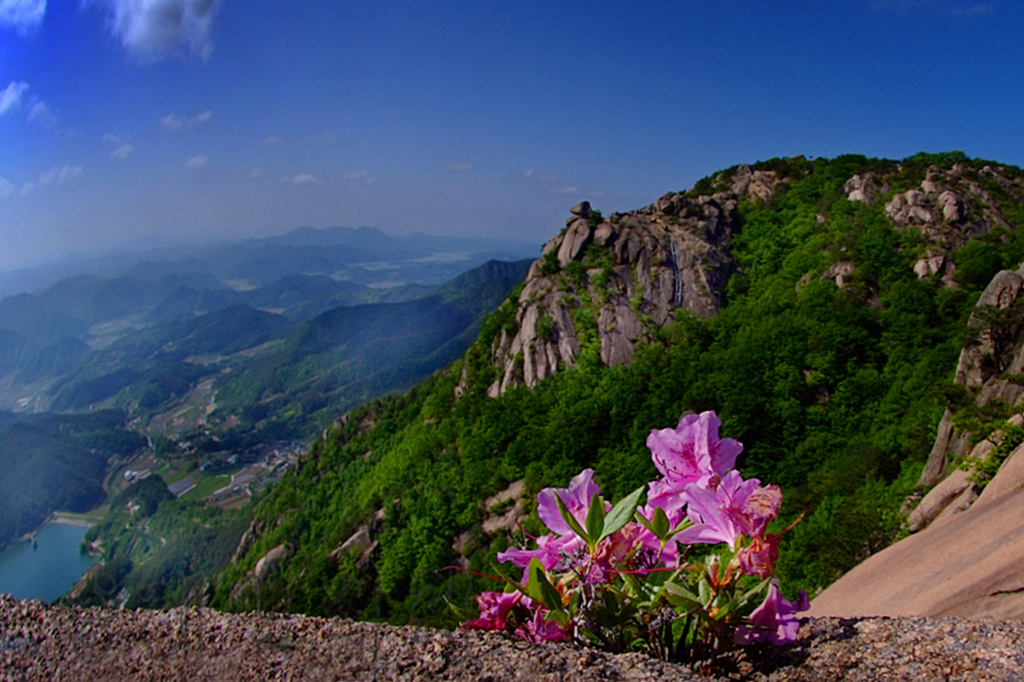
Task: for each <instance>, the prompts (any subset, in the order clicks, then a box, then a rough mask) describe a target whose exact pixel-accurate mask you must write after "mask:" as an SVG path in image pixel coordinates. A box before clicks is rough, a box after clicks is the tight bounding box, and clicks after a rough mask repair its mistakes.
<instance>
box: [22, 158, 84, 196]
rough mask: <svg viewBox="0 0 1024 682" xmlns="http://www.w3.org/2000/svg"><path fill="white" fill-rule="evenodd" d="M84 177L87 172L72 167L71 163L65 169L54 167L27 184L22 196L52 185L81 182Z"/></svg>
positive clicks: (66, 164) (80, 168) (77, 167)
mask: <svg viewBox="0 0 1024 682" xmlns="http://www.w3.org/2000/svg"><path fill="white" fill-rule="evenodd" d="M84 176H85V171H84V170H83V169H82V167H81V166H72V165H71V164H70V163H65V164H64V167H63V168H57V167H53V168H51V169H50V170H48V171H44V172H42V173H40V174H39V178H38V179H36V180H34V181H32V182H26V183H25V184H24V185H22V186H21V196H25V195H26V194H30V193H32V192H34V191H36V190H37V189H42V188H44V187H49V186H50V185H62V184H64V183H65V182H71V181H72V180H81V179H82V178H83V177H84Z"/></svg>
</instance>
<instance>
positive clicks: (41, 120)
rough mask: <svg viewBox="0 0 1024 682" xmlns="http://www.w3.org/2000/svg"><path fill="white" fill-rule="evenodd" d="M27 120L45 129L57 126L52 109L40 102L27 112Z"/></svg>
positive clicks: (35, 103)
mask: <svg viewBox="0 0 1024 682" xmlns="http://www.w3.org/2000/svg"><path fill="white" fill-rule="evenodd" d="M28 120H29V121H32V122H33V123H38V124H40V125H44V126H47V127H49V126H54V125H57V117H56V116H54V114H53V109H51V108H50V107H49V105H47V104H46V102H43V101H41V100H38V101H36V102H34V103H33V104H32V108H31V109H29V111H28Z"/></svg>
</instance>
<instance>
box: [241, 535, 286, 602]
mask: <svg viewBox="0 0 1024 682" xmlns="http://www.w3.org/2000/svg"><path fill="white" fill-rule="evenodd" d="M294 553H295V548H294V547H292V545H291V544H289V543H287V542H284V543H281V544H280V545H278V546H277V547H274V548H273V549H271V550H270V551H269V552H267V553H266V554H264V555H263V556H262V557H260V558H259V560H258V561H257V562H256V566H255V567H254V568H253V569H252V570H251V571H250V572H249V573H248V574H247V575H246V576H245V578H243V579H242V580H239V581H238V582H237V583H236V584H235V586H234V587H233V588H231V599H238V598H239V597H240V596H241V595H242V593H243V592H245V591H246V590H248V589H252V588H256V589H259V588H260V587H261V586H262V585H263V583H265V582H266V580H267V578H268V577H269V576H270V575H271V574H273V573H274V572H275V571H277V569H278V568H279V567H280V565H281V564H282V563H283V562H285V561H287V560H288V559H289V558H290V557H291V556H292V554H294Z"/></svg>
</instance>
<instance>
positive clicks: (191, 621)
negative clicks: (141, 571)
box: [0, 596, 1024, 682]
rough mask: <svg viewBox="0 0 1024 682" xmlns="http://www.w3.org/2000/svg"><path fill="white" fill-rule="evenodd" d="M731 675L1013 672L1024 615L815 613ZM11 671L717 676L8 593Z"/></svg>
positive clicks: (1014, 675) (451, 639) (560, 653)
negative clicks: (789, 640) (67, 604)
mask: <svg viewBox="0 0 1024 682" xmlns="http://www.w3.org/2000/svg"><path fill="white" fill-rule="evenodd" d="M729 667H731V670H723V671H719V673H718V674H717V675H715V676H713V679H728V680H759V681H764V680H808V681H810V680H814V681H815V682H822V681H827V680H872V681H875V680H903V681H906V680H928V679H941V680H1011V679H1020V677H1021V670H1022V669H1024V621H993V620H985V621H982V620H977V621H970V620H955V619H944V620H932V619H926V618H893V619H886V618H865V619H838V618H822V619H813V620H807V621H806V622H805V623H804V624H803V627H802V628H801V631H800V639H799V640H798V642H797V643H796V644H794V645H792V646H790V647H787V648H784V649H777V648H775V647H770V646H766V647H761V648H756V649H751V650H750V651H747V652H745V653H744V654H742V655H739V656H737V657H735V658H734V659H732V660H731V661H729ZM0 679H3V680H76V681H77V680H192V681H198V680H293V679H294V680H300V679H301V680H489V681H491V682H499V681H503V680H539V681H545V680H551V681H554V680H583V681H589V680H624V681H625V680H629V681H637V682H640V681H644V682H660V681H662V680H701V679H708V678H707V677H704V676H703V675H701V674H700V673H699V672H695V671H692V670H690V669H688V668H685V667H682V666H678V665H671V664H666V663H662V662H660V661H656V660H652V659H649V658H646V657H644V656H640V655H637V654H629V655H624V656H613V655H610V654H606V653H603V652H600V651H594V650H590V649H580V648H576V647H573V646H568V645H555V644H548V645H527V644H526V643H524V642H520V641H515V640H512V639H509V638H507V637H504V636H502V635H500V634H494V633H478V632H448V631H444V630H428V629H425V628H414V627H406V628H398V627H392V626H387V625H376V624H370V623H356V622H352V621H348V620H340V619H323V618H310V617H305V616H289V615H275V614H254V613H250V614H226V613H219V612H217V611H212V610H209V609H184V608H179V609H174V610H172V611H123V610H122V611H116V610H106V609H86V610H82V609H71V608H61V607H50V606H47V605H45V604H42V603H40V602H27V601H19V600H16V599H12V598H10V597H5V596H0Z"/></svg>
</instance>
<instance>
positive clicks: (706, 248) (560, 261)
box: [489, 168, 775, 396]
mask: <svg viewBox="0 0 1024 682" xmlns="http://www.w3.org/2000/svg"><path fill="white" fill-rule="evenodd" d="M746 170H747V171H748V173H747V174H742V173H741V174H740V178H739V179H738V180H737V182H736V183H735V185H734V188H735V191H730V192H727V193H718V194H714V195H712V196H699V197H690V196H687V195H686V194H683V193H674V194H666V195H665V196H663V197H661V198H660V199H658V201H657V202H655V203H654V204H653V205H651V206H648V207H646V208H643V209H640V210H638V211H631V212H629V213H616V214H614V215H612V216H611V217H609V218H603V217H602V216H601V214H600V213H597V212H595V211H593V210H592V209H591V208H590V204H589V203H587V202H584V203H582V204H579V205H578V206H575V207H573V211H572V212H573V216H572V217H571V218H569V220H568V221H567V222H566V227H565V229H564V230H563V231H562V232H561V234H559V235H557V236H556V237H554V238H552V239H551V241H549V242H548V243H547V244H546V245H545V246H544V250H543V255H542V256H541V258H539V259H538V260H537V261H535V262H534V264H533V266H532V267H531V268H530V271H529V274H528V275H527V278H526V284H525V286H524V287H523V289H522V292H521V293H520V295H519V299H518V301H517V302H516V305H515V311H514V321H513V322H514V323H513V324H510V325H507V326H506V328H505V329H503V330H502V332H501V334H500V336H499V337H498V338H497V339H495V341H494V349H493V350H494V358H495V363H496V364H497V365H498V367H499V368H500V377H499V378H498V379H497V380H496V381H495V382H494V384H493V385H492V386H491V388H490V391H489V394H490V395H492V396H496V395H499V394H501V393H503V392H504V391H505V390H506V389H508V388H509V387H510V386H513V385H517V384H525V385H526V386H531V387H532V386H536V385H537V384H538V383H540V382H541V381H543V380H544V379H545V378H547V377H549V376H551V375H552V374H554V373H555V371H557V369H558V367H560V366H563V367H568V366H572V365H575V364H576V362H577V360H578V358H579V356H580V354H581V353H582V352H584V351H585V349H586V348H587V347H588V346H590V347H592V348H593V350H594V351H596V352H597V353H598V354H599V357H600V360H601V362H603V363H605V364H607V365H618V364H621V363H624V362H628V361H629V358H630V356H631V355H632V353H633V350H634V348H635V347H636V345H637V344H638V343H641V342H644V341H648V340H650V338H651V337H652V332H653V331H654V330H655V329H656V328H657V327H660V326H662V325H664V324H665V323H666V322H667V321H668V320H669V319H671V316H672V314H673V311H675V310H677V309H682V310H685V311H687V312H688V313H689V314H691V315H697V316H701V317H708V316H711V315H714V314H715V312H716V311H717V310H718V309H719V307H720V306H721V305H722V303H723V292H724V289H725V283H726V281H727V280H728V277H729V274H730V273H731V272H732V270H733V269H734V267H735V266H734V263H733V261H732V258H731V255H730V252H729V241H730V238H731V236H732V233H733V230H734V229H735V227H736V222H737V214H736V207H737V204H738V201H739V200H740V199H741V198H742V197H743V196H744V193H745V192H748V191H751V190H750V188H751V187H753V188H755V190H756V191H759V192H760V193H761V194H764V195H767V194H768V193H770V192H771V187H772V186H773V185H774V181H775V176H774V174H770V173H762V172H758V173H757V174H756V177H755V174H752V173H749V168H747V169H746ZM755 180H756V182H755Z"/></svg>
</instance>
